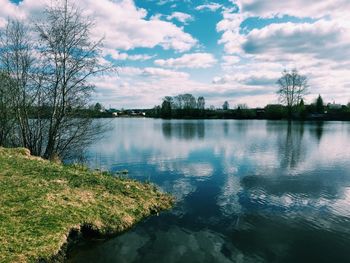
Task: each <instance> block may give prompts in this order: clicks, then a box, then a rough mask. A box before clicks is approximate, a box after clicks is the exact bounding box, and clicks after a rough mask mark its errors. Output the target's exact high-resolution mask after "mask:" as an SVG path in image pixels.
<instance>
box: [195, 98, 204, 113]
mask: <svg viewBox="0 0 350 263" xmlns="http://www.w3.org/2000/svg"><path fill="white" fill-rule="evenodd" d="M197 108H198V109H200V110H204V109H205V99H204V97H203V96H200V97H198V99H197Z"/></svg>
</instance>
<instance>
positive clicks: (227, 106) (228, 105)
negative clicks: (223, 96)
mask: <svg viewBox="0 0 350 263" xmlns="http://www.w3.org/2000/svg"><path fill="white" fill-rule="evenodd" d="M229 108H230V104H229V103H228V101H225V102H224V104H223V105H222V109H223V110H228V109H229Z"/></svg>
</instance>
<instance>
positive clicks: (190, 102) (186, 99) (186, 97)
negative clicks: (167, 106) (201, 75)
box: [182, 93, 197, 109]
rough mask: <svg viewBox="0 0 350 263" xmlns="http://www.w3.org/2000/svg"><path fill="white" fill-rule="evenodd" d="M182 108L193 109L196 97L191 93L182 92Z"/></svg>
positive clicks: (195, 104) (195, 105)
mask: <svg viewBox="0 0 350 263" xmlns="http://www.w3.org/2000/svg"><path fill="white" fill-rule="evenodd" d="M182 98H183V107H184V109H195V108H196V107H197V103H196V98H195V97H194V96H193V95H192V94H188V93H187V94H183V95H182Z"/></svg>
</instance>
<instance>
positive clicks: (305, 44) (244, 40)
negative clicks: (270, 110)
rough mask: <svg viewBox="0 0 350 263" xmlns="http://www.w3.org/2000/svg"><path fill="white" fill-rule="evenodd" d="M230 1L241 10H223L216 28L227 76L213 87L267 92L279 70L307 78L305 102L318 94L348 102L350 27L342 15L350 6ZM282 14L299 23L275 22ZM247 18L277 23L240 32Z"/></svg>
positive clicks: (337, 1)
mask: <svg viewBox="0 0 350 263" xmlns="http://www.w3.org/2000/svg"><path fill="white" fill-rule="evenodd" d="M232 2H233V3H236V4H238V6H239V7H240V11H239V12H237V10H235V9H234V8H233V9H232V10H230V9H225V10H224V11H223V12H222V15H223V18H222V20H221V21H220V22H219V23H218V24H217V31H218V32H220V33H222V36H221V38H220V40H219V44H223V46H224V50H225V53H226V54H225V55H224V56H223V58H222V63H221V67H222V69H223V70H224V72H225V73H224V74H223V76H218V77H216V78H215V79H214V80H213V83H216V84H220V85H229V84H231V85H235V84H237V83H238V84H241V85H244V86H246V87H249V86H252V85H258V86H262V87H263V86H265V87H266V88H271V87H273V86H274V85H273V78H275V79H277V78H278V77H279V76H280V75H279V74H280V72H281V70H282V69H283V68H287V69H292V68H298V69H299V71H300V72H301V73H302V74H305V75H307V76H308V77H309V84H310V95H309V96H308V97H307V100H308V101H309V102H311V101H313V100H314V98H315V96H316V95H318V94H321V95H323V96H324V99H325V100H326V101H331V100H336V101H338V102H341V103H347V102H348V100H349V99H350V88H349V83H350V69H349V64H350V59H349V58H350V23H349V20H348V18H347V17H346V14H345V13H346V10H349V7H350V2H349V1H344V0H335V1H328V0H325V1H311V0H310V1H309V0H307V1H301V0H296V1H277V0H271V1H258V0H239V1H232ZM285 15H289V16H296V17H299V18H301V19H299V21H296V22H295V21H294V20H293V21H294V22H282V21H278V23H277V19H281V18H282V17H284V16H285ZM276 16H278V18H276ZM248 18H253V19H257V18H260V19H262V20H263V19H265V18H274V19H275V20H274V19H270V20H268V24H267V25H266V26H264V27H262V28H260V27H259V28H255V29H253V30H251V31H247V30H242V27H241V24H242V23H243V22H244V21H246V19H248ZM304 18H308V19H304ZM284 19H285V18H284ZM237 57H239V58H240V61H238V59H237ZM266 66H267V67H266ZM227 76H230V77H227ZM232 76H234V77H232ZM266 96H269V93H268V92H266Z"/></svg>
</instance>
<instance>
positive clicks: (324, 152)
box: [69, 119, 350, 263]
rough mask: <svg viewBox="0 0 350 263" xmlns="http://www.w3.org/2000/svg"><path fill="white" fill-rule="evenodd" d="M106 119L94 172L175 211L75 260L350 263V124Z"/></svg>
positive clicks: (94, 152) (94, 244)
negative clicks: (160, 199)
mask: <svg viewBox="0 0 350 263" xmlns="http://www.w3.org/2000/svg"><path fill="white" fill-rule="evenodd" d="M103 121H104V122H110V125H111V127H112V129H111V130H110V131H108V132H106V134H105V135H104V138H102V139H100V140H98V141H96V142H95V143H94V145H93V146H92V147H91V148H90V149H89V151H88V153H87V160H88V163H89V165H90V166H91V167H92V168H103V169H108V170H111V171H118V170H124V169H127V170H128V171H129V176H130V177H132V178H136V179H138V180H142V181H151V182H154V183H156V184H157V185H159V186H160V187H161V188H162V189H163V190H164V191H167V192H170V193H172V194H173V195H175V196H176V198H177V204H176V206H175V207H174V209H173V210H171V211H169V212H165V213H162V214H161V215H160V216H158V217H157V216H155V217H151V218H148V219H146V220H145V221H143V222H142V223H140V224H138V225H137V226H136V227H135V228H133V229H132V230H130V231H128V232H126V233H124V234H122V235H120V236H118V237H116V238H113V239H109V240H105V241H102V240H100V241H89V242H86V243H84V244H81V245H80V246H79V247H77V248H76V249H75V250H74V251H72V253H71V255H70V260H69V261H70V262H84V263H85V262H86V263H88V262H118V263H119V262H121V263H122V262H142V263H147V262H166V263H172V262H201V263H205V262H350V252H349V248H350V169H349V168H350V140H349V137H350V123H346V122H324V123H316V122H314V123H312V122H310V123H298V122H296V123H288V122H284V121H273V122H272V121H247V120H243V121H238V120H205V121H204V120H190V121H185V120H174V121H167V120H154V119H113V120H103Z"/></svg>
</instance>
